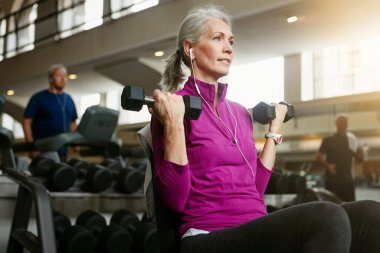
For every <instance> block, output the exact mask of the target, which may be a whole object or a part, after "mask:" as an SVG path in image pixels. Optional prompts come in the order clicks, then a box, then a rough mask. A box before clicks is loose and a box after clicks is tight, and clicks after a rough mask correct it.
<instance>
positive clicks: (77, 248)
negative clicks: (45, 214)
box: [53, 210, 95, 253]
mask: <svg viewBox="0 0 380 253" xmlns="http://www.w3.org/2000/svg"><path fill="white" fill-rule="evenodd" d="M53 222H54V230H55V235H56V241H57V250H58V252H59V253H92V252H93V251H94V248H95V237H94V236H93V235H92V234H91V233H90V231H88V230H87V229H85V228H83V227H80V226H72V225H71V222H70V219H69V218H68V217H67V216H65V215H63V214H62V213H60V212H58V211H55V210H54V211H53Z"/></svg>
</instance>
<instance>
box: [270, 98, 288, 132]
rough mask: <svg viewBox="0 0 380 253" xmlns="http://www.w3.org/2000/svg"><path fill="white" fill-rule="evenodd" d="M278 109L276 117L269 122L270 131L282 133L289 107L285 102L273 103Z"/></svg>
mask: <svg viewBox="0 0 380 253" xmlns="http://www.w3.org/2000/svg"><path fill="white" fill-rule="evenodd" d="M272 105H273V106H274V107H275V110H276V118H274V119H273V120H272V122H271V123H270V124H269V132H271V133H277V134H279V133H281V128H282V124H283V123H284V119H285V115H286V113H287V112H288V107H287V106H286V105H284V104H278V103H272Z"/></svg>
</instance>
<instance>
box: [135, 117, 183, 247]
mask: <svg viewBox="0 0 380 253" xmlns="http://www.w3.org/2000/svg"><path fill="white" fill-rule="evenodd" d="M149 135H150V125H149V124H148V125H147V126H145V127H144V128H143V129H141V130H140V131H139V132H138V138H139V141H140V144H141V146H142V148H143V149H144V152H145V154H146V156H147V158H148V159H149V163H150V165H151V166H150V171H147V173H148V172H150V173H151V175H152V176H153V178H152V181H151V183H152V184H151V185H150V186H151V189H152V192H151V191H147V194H149V196H151V197H152V201H148V202H147V204H148V205H149V206H148V208H149V209H148V210H150V209H154V217H155V219H156V226H157V238H158V245H159V249H160V252H162V253H175V252H180V241H181V237H180V235H179V232H178V228H179V225H180V220H181V216H180V215H179V214H178V213H176V212H174V211H172V210H170V209H169V208H168V207H167V206H166V204H165V202H164V200H163V199H162V198H161V196H160V195H159V194H158V192H157V189H156V186H155V180H154V169H155V167H154V158H153V149H152V146H151V143H150V140H151V139H152V138H151V136H149ZM148 189H149V188H148ZM152 215H153V213H152Z"/></svg>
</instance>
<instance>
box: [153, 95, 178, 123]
mask: <svg viewBox="0 0 380 253" xmlns="http://www.w3.org/2000/svg"><path fill="white" fill-rule="evenodd" d="M153 99H154V101H155V102H154V104H153V106H152V107H150V108H149V112H150V113H151V114H152V115H154V116H155V117H156V118H158V120H160V121H161V123H162V124H163V125H164V126H169V125H173V126H178V125H182V124H183V119H184V115H185V104H184V103H183V98H182V96H179V95H176V94H173V93H170V92H162V91H160V90H158V89H155V90H154V92H153Z"/></svg>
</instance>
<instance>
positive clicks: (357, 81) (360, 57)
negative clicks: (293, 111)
mask: <svg viewBox="0 0 380 253" xmlns="http://www.w3.org/2000/svg"><path fill="white" fill-rule="evenodd" d="M309 54H310V53H309ZM303 58H304V55H303ZM310 68H313V72H312V73H309V74H308V75H309V78H310V75H312V76H313V77H312V79H313V84H308V85H305V84H304V83H303V84H302V87H303V89H308V86H309V85H312V86H313V91H312V92H303V95H304V94H305V96H303V98H302V99H318V98H328V97H336V96H345V95H352V94H358V93H364V92H373V91H379V90H380V37H376V38H373V39H370V40H363V41H362V42H360V43H359V44H357V45H341V46H338V47H329V48H324V49H322V50H320V51H316V52H314V53H313V62H312V64H310V60H309V61H303V63H302V69H310ZM306 72H307V71H306V70H305V71H304V70H303V73H306ZM303 79H304V78H303ZM306 79H308V78H306ZM306 79H305V80H306ZM303 81H304V80H303ZM307 93H308V95H306V94H307Z"/></svg>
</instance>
